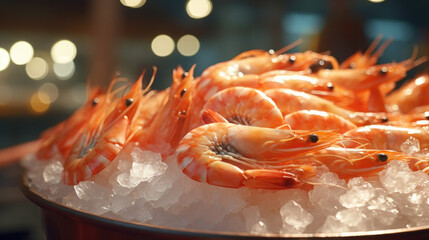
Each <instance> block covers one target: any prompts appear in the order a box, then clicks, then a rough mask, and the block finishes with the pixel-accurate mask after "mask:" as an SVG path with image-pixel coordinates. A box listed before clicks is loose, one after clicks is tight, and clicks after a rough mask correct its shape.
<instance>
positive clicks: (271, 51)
mask: <svg viewBox="0 0 429 240" xmlns="http://www.w3.org/2000/svg"><path fill="white" fill-rule="evenodd" d="M268 53H269V54H270V55H274V53H276V52H275V51H274V49H270V50H268Z"/></svg>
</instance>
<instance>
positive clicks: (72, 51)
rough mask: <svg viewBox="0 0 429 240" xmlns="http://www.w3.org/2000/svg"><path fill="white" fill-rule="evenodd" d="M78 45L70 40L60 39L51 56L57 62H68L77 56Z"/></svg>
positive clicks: (53, 47)
mask: <svg viewBox="0 0 429 240" xmlns="http://www.w3.org/2000/svg"><path fill="white" fill-rule="evenodd" d="M76 53H77V50H76V45H75V44H74V43H73V42H71V41H69V40H60V41H58V42H56V43H55V44H54V45H53V46H52V48H51V57H52V59H53V60H54V62H56V63H68V62H71V61H73V59H74V58H75V57H76Z"/></svg>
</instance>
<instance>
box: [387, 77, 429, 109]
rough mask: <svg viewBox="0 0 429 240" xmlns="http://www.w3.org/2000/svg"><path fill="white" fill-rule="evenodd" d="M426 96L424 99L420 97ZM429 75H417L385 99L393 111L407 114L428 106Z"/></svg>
mask: <svg viewBox="0 0 429 240" xmlns="http://www.w3.org/2000/svg"><path fill="white" fill-rule="evenodd" d="M422 96H426V97H422ZM427 96H429V74H428V73H426V74H423V75H419V76H418V77H416V78H414V79H412V80H411V81H409V82H408V83H406V84H405V85H404V86H402V87H401V88H399V89H398V90H396V91H394V92H392V93H391V94H389V95H388V96H387V97H386V103H387V104H388V105H389V107H390V109H392V110H393V111H400V112H401V113H409V112H411V111H412V110H413V109H414V108H416V107H418V106H422V105H428V104H429V97H427Z"/></svg>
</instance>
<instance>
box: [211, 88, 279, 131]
mask: <svg viewBox="0 0 429 240" xmlns="http://www.w3.org/2000/svg"><path fill="white" fill-rule="evenodd" d="M205 109H210V110H212V111H214V112H217V113H219V114H220V115H221V116H223V117H224V118H225V119H226V120H227V121H228V122H230V123H235V124H243V125H249V126H258V127H272V128H274V127H278V126H280V125H283V115H282V113H281V112H280V110H279V109H278V108H277V106H276V104H275V103H274V102H273V100H271V99H270V98H269V97H267V96H266V95H265V94H264V93H263V92H261V91H259V90H256V89H253V88H246V87H231V88H227V89H224V90H222V91H220V92H218V93H216V94H215V95H213V97H211V98H210V99H209V100H208V101H207V102H206V104H205V105H204V107H203V110H205Z"/></svg>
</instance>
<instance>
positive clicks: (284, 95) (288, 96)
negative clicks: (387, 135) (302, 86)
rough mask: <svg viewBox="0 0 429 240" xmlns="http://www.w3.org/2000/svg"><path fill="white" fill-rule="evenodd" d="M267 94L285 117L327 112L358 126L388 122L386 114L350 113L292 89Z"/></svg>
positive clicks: (270, 91) (326, 101) (330, 103)
mask: <svg viewBox="0 0 429 240" xmlns="http://www.w3.org/2000/svg"><path fill="white" fill-rule="evenodd" d="M265 94H266V95H267V96H268V97H270V98H271V99H272V100H273V101H274V102H275V103H276V105H277V107H278V108H279V109H280V111H281V112H282V114H283V115H287V114H289V113H293V112H296V111H299V110H318V111H325V112H331V113H335V114H337V115H339V116H341V117H343V118H345V119H347V120H349V121H350V122H352V123H354V124H355V125H357V126H362V125H367V124H375V123H382V122H386V121H387V120H388V119H387V118H386V115H385V114H384V113H366V112H353V111H349V110H346V109H343V108H340V107H338V106H336V105H335V104H334V103H333V102H330V101H328V100H325V99H322V98H319V97H317V96H313V95H311V94H307V93H303V92H297V91H293V90H290V89H271V90H267V91H265Z"/></svg>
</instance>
